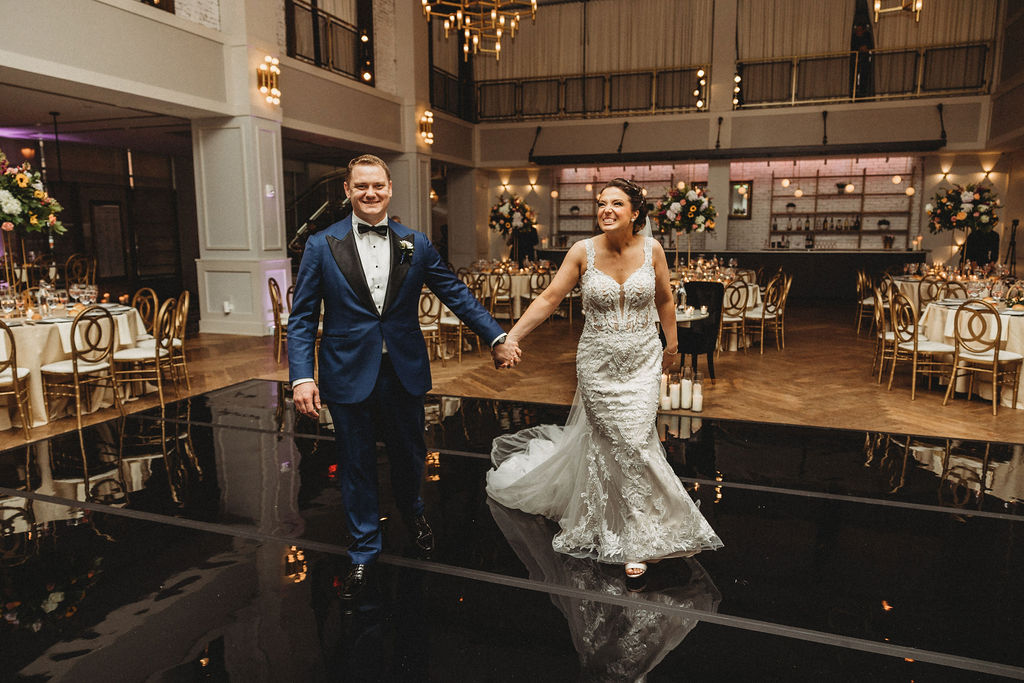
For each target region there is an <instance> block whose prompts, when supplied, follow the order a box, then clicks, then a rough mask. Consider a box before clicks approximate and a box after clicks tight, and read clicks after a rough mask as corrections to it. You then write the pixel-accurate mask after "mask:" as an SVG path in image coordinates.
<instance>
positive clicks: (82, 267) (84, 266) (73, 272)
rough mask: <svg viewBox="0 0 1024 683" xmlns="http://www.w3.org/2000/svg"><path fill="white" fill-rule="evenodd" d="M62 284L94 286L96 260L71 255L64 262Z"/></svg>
mask: <svg viewBox="0 0 1024 683" xmlns="http://www.w3.org/2000/svg"><path fill="white" fill-rule="evenodd" d="M64 282H65V284H67V285H70V284H71V283H73V282H83V283H86V284H90V285H94V284H96V259H95V258H94V257H92V256H86V255H85V254H72V255H71V256H69V257H68V260H67V261H65V262H64Z"/></svg>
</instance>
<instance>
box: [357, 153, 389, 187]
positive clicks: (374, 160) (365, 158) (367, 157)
mask: <svg viewBox="0 0 1024 683" xmlns="http://www.w3.org/2000/svg"><path fill="white" fill-rule="evenodd" d="M356 166H380V167H381V168H383V169H384V175H386V176H387V178H388V181H390V180H391V169H390V168H388V165H387V164H385V163H384V160H383V159H381V158H380V157H378V156H374V155H373V154H360V155H359V156H357V157H356V158H355V159H353V160H352V161H350V162H348V175H349V177H351V176H352V169H353V168H355V167H356Z"/></svg>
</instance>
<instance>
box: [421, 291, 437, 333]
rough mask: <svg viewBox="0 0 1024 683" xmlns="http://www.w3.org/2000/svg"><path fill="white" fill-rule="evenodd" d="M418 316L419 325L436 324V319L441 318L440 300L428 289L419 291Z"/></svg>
mask: <svg viewBox="0 0 1024 683" xmlns="http://www.w3.org/2000/svg"><path fill="white" fill-rule="evenodd" d="M418 317H419V321H420V327H423V326H425V325H427V326H429V325H436V324H437V321H438V320H440V318H441V300H440V299H438V298H437V297H436V296H434V295H433V293H431V291H430V290H424V291H423V292H421V293H420V305H419V315H418Z"/></svg>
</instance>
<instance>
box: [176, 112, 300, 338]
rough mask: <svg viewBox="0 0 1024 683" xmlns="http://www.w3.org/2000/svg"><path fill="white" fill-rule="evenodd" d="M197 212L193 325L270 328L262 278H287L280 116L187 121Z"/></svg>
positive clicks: (251, 331) (235, 330)
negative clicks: (196, 290) (275, 118)
mask: <svg viewBox="0 0 1024 683" xmlns="http://www.w3.org/2000/svg"><path fill="white" fill-rule="evenodd" d="M192 149H193V158H194V162H195V175H196V204H197V213H198V219H199V259H198V260H197V261H196V269H197V271H198V279H199V302H198V306H199V312H200V322H199V329H200V331H201V332H216V333H228V334H247V335H266V334H270V333H271V332H272V320H273V316H272V312H271V308H270V294H269V290H268V288H267V278H269V277H274V278H275V279H276V280H277V281H278V284H280V286H281V289H282V291H284V290H285V289H286V288H287V287H288V285H289V284H290V282H291V265H290V260H289V259H288V256H287V254H286V252H285V243H284V240H285V228H284V203H283V200H284V193H283V186H284V176H283V172H282V167H281V124H280V123H279V122H278V121H273V120H270V119H265V118H261V117H257V116H235V117H229V118H217V119H203V120H198V121H193V122H192Z"/></svg>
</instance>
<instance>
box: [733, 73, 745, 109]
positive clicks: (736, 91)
mask: <svg viewBox="0 0 1024 683" xmlns="http://www.w3.org/2000/svg"><path fill="white" fill-rule="evenodd" d="M742 80H743V77H742V76H740V75H739V74H738V73H737V74H735V75H734V76H733V77H732V81H733V83H734V84H735V85H733V86H732V108H733V109H738V108H739V106H740V81H742Z"/></svg>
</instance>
